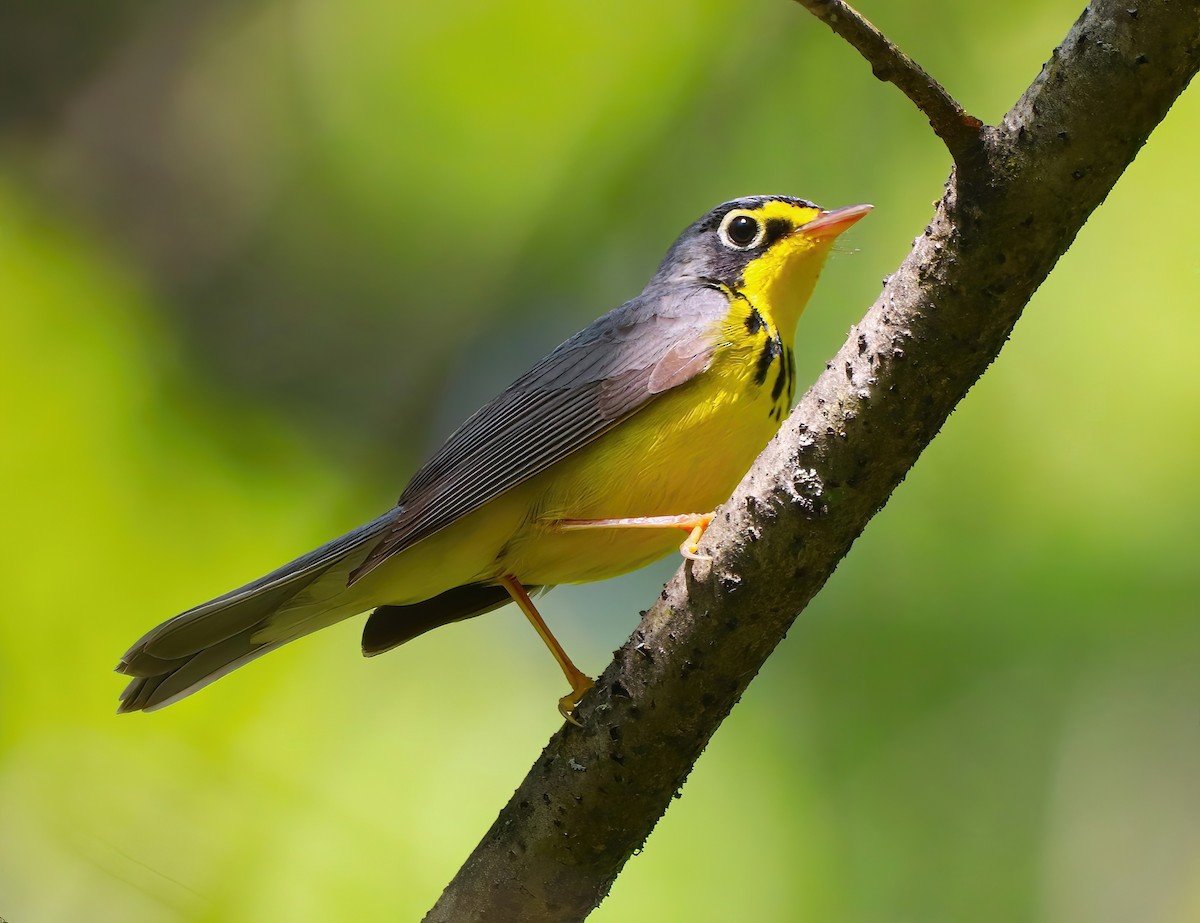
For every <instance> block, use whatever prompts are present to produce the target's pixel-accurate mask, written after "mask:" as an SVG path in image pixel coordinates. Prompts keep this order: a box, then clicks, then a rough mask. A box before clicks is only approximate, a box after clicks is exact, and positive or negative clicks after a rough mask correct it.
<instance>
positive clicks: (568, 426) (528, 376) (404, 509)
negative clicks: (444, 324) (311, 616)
mask: <svg viewBox="0 0 1200 923" xmlns="http://www.w3.org/2000/svg"><path fill="white" fill-rule="evenodd" d="M728 310H729V302H728V300H727V299H726V297H725V295H724V294H722V293H721V291H720V290H718V289H716V288H713V287H709V286H707V285H704V284H702V283H700V284H697V286H695V287H694V288H688V289H682V290H681V289H679V288H678V287H676V288H675V289H674V290H673V291H671V292H670V293H668V292H665V291H658V292H655V291H650V290H648V291H647V292H645V293H643V294H642V295H641V296H640V297H638V298H636V299H634V300H633V301H630V302H627V303H626V304H624V305H622V306H621V307H619V308H617V309H616V310H614V311H611V312H609V313H608V314H606V315H604V316H603V317H601V318H600V319H599V320H597V321H596V322H595V323H593V324H592V325H591V326H589V327H587V328H586V329H584V330H583V331H581V332H580V333H577V334H576V335H575V336H573V337H571V339H569V340H567V341H566V342H565V343H562V344H561V345H560V346H559V347H558V348H557V349H555V350H554V351H553V352H552V353H550V355H548V356H547V357H546V358H545V359H543V360H542V361H541V362H539V363H538V364H537V365H535V366H534V367H533V368H532V369H530V370H529V371H528V372H526V373H525V374H524V375H522V376H521V377H520V378H518V379H517V380H516V381H514V382H513V383H512V384H511V385H510V386H509V387H508V388H507V389H505V391H504V392H503V393H502V394H500V395H499V396H498V397H497V398H495V399H494V400H492V401H490V402H489V403H487V404H485V405H484V406H483V407H482V408H481V409H480V410H478V411H477V412H476V413H475V414H474V415H472V416H471V417H470V418H469V419H468V420H467V421H466V422H465V423H464V424H463V425H462V426H461V427H459V429H458V430H457V431H456V432H455V433H453V434H452V435H451V436H450V438H449V439H447V440H446V442H445V444H444V445H443V446H442V447H441V449H439V450H438V451H437V453H436V454H435V455H434V456H433V457H432V458H431V459H430V460H429V461H428V462H427V463H426V464H425V465H424V466H423V467H422V468H421V469H420V470H419V471H418V472H417V473H416V475H414V476H413V479H412V480H411V481H410V482H409V484H408V487H406V488H405V490H404V493H403V494H402V495H401V497H400V503H399V506H398V508H397V510H396V511H395V513H394V514H393V515H394V516H395V519H394V521H393V522H392V524H391V527H390V528H389V529H388V530H387V531H386V533H385V534H384V536H383V538H382V539H381V540H380V541H379V543H378V544H377V545H376V546H375V548H374V550H372V551H371V553H370V554H369V555H367V558H366V560H365V561H364V562H363V563H362V565H361V566H360V567H359V568H358V569H357V570H356V571H355V572H354V573H353V574H352V575H351V580H355V579H357V578H358V577H361V576H362V575H363V574H365V573H367V572H368V571H370V570H371V569H373V568H374V567H376V566H378V565H379V564H380V563H381V562H382V561H384V560H385V559H386V558H388V557H390V556H391V555H393V554H397V553H399V552H401V551H403V550H404V549H405V548H408V547H410V546H412V545H413V544H415V543H416V542H418V541H420V540H421V539H423V538H426V537H428V536H430V535H432V534H433V533H434V532H437V531H439V530H440V529H444V528H445V527H446V526H448V525H450V524H451V523H452V522H454V521H455V520H458V519H460V518H462V517H463V516H465V515H467V514H468V513H471V512H473V511H474V510H477V509H478V508H479V507H481V506H483V505H484V504H485V503H487V502H488V501H490V500H493V499H495V498H496V497H498V496H499V495H500V494H502V493H504V492H505V491H507V490H511V489H512V488H514V487H516V486H517V485H518V484H521V483H522V482H524V481H527V480H528V479H529V478H531V477H533V476H534V475H537V474H539V473H541V472H542V471H545V470H546V469H547V468H549V467H550V466H551V465H553V464H554V463H555V462H558V461H561V460H562V459H563V458H565V457H567V456H568V455H570V454H571V453H572V452H575V451H577V450H578V449H580V448H581V447H582V446H585V445H587V444H588V443H589V442H591V441H592V440H593V439H596V438H597V437H598V436H600V435H602V434H603V433H605V432H607V431H608V430H610V429H612V427H614V426H615V425H616V424H618V423H620V422H621V421H622V420H624V419H626V418H627V417H629V416H630V415H631V414H633V413H636V412H637V411H638V410H640V409H641V408H643V407H645V406H646V405H647V404H648V403H650V402H651V401H652V400H653V399H654V398H655V397H656V396H657V395H659V394H662V393H663V392H665V391H669V390H670V389H672V388H676V387H678V386H680V385H682V384H684V383H685V382H688V381H690V380H691V379H693V378H694V377H695V376H696V375H698V374H700V373H701V372H703V371H704V370H705V369H706V368H708V365H709V363H710V362H711V360H712V355H713V352H714V350H715V349H716V348H717V346H718V345H719V340H720V335H721V334H720V321H721V320H722V319H723V318H724V317H725V315H726V313H727V312H728Z"/></svg>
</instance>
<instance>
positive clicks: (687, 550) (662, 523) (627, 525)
mask: <svg viewBox="0 0 1200 923" xmlns="http://www.w3.org/2000/svg"><path fill="white" fill-rule="evenodd" d="M715 515H716V514H715V513H684V514H683V515H681V516H633V517H630V518H629V519H560V520H559V521H558V523H557V525H558V527H559V528H560V529H566V530H568V531H570V530H574V529H687V530H688V537H687V538H685V539H684V540H683V544H682V545H680V546H679V553H680V554H681V555H683V556H684V557H685V558H687V559H688V560H691V561H708V560H711V558H709V556H708V555H706V554H698V553H697V552H698V549H699V548H700V538H701V537H702V536H703V535H704V530H705V529H707V528H708V524H709V523H710V522H712V521H713V516H715Z"/></svg>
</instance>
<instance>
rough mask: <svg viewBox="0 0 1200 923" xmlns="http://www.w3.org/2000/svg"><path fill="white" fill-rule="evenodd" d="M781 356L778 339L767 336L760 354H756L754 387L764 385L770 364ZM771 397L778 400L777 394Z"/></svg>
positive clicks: (781, 350)
mask: <svg viewBox="0 0 1200 923" xmlns="http://www.w3.org/2000/svg"><path fill="white" fill-rule="evenodd" d="M782 355H783V344H782V343H780V342H779V337H777V336H768V337H767V340H766V342H765V343H763V348H762V352H760V353H759V354H758V365H757V367H756V368H755V369H754V383H755V384H756V385H763V384H766V381H767V373H768V372H769V371H771V363H772V362H774V361H775V360H776V359H778V358H779V357H780V356H782ZM782 387H783V386H782V385H780V386H779V388H777V389H776V390H777V391H778V390H779V389H781V388H782ZM773 397H776V398H778V397H779V395H778V393H776V394H774V395H773Z"/></svg>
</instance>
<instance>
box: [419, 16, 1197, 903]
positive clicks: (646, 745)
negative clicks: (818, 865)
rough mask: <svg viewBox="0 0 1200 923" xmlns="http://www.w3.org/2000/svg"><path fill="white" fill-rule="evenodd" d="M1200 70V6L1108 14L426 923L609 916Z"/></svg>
mask: <svg viewBox="0 0 1200 923" xmlns="http://www.w3.org/2000/svg"><path fill="white" fill-rule="evenodd" d="M806 5H809V6H811V4H807V3H806ZM818 5H819V6H824V5H825V4H818ZM1198 66H1200V7H1198V6H1197V5H1196V3H1195V2H1182V0H1174V2H1172V0H1121V2H1117V0H1096V2H1094V3H1092V4H1091V6H1089V7H1088V9H1087V10H1086V11H1085V12H1084V13H1083V15H1082V16H1081V17H1080V18H1079V20H1078V21H1077V22H1076V23H1075V25H1074V26H1073V27H1072V28H1071V30H1070V32H1069V33H1068V35H1067V37H1066V39H1065V40H1064V42H1063V44H1062V45H1061V46H1060V47H1059V48H1057V49H1056V50H1055V51H1054V53H1053V55H1052V56H1051V58H1050V60H1049V61H1048V62H1047V64H1046V65H1045V66H1044V67H1043V69H1042V72H1041V74H1040V75H1039V76H1038V78H1037V79H1036V80H1035V81H1034V82H1033V84H1032V85H1031V86H1030V87H1029V89H1028V90H1027V91H1026V92H1025V94H1024V95H1023V96H1022V97H1021V99H1020V100H1019V101H1018V102H1017V103H1016V105H1015V106H1014V107H1013V108H1012V110H1011V111H1010V112H1009V113H1008V115H1007V116H1005V118H1004V120H1003V122H1002V123H1001V124H1000V125H998V126H994V127H988V128H985V129H984V130H983V131H982V132H981V133H980V134H979V138H980V145H981V151H980V161H979V169H972V170H970V171H969V172H967V173H965V172H963V171H962V170H961V169H960V170H959V171H958V173H956V174H952V175H951V177H950V180H949V181H948V182H947V184H946V189H945V195H944V197H943V198H942V200H941V202H940V203H939V204H938V206H937V208H936V211H935V213H934V216H933V218H932V219H931V220H930V222H929V225H928V226H927V227H926V228H925V231H924V233H923V234H922V235H921V236H920V237H918V238H917V240H916V242H915V244H914V246H913V249H912V252H911V253H910V254H909V256H908V258H907V259H905V261H904V263H903V264H902V265H901V266H900V267H899V269H898V270H897V271H896V273H895V274H894V275H893V276H892V277H891V278H890V280H889V281H888V282H887V284H886V286H885V288H884V290H883V293H882V294H881V295H880V297H879V299H878V300H877V301H876V302H875V304H874V305H873V306H872V307H871V309H870V310H869V311H868V312H867V314H866V316H865V317H864V318H863V320H862V322H861V323H860V324H859V325H858V326H857V328H855V329H854V330H853V331H852V332H851V336H850V339H849V340H848V341H847V342H846V344H845V345H844V346H843V347H842V349H841V350H840V352H839V353H838V355H837V356H836V358H835V359H834V360H833V361H832V362H831V363H830V364H829V366H828V368H827V371H826V372H825V374H823V375H822V376H821V378H820V379H819V380H818V381H817V383H816V384H815V385H814V386H813V387H812V389H811V390H810V391H809V392H808V393H807V394H806V395H805V396H804V398H803V399H802V400H801V402H800V404H799V405H798V406H797V408H796V410H795V412H794V413H793V414H792V415H791V417H790V418H789V419H788V420H787V421H786V423H785V424H784V427H783V429H782V430H781V432H780V434H779V436H778V437H776V438H775V439H774V440H773V441H772V443H771V444H770V446H769V447H768V448H767V450H766V451H765V452H764V453H763V455H762V456H761V457H760V458H759V460H758V461H757V462H756V464H755V466H754V468H753V469H752V470H751V471H750V473H749V474H748V475H747V476H746V478H745V480H744V481H743V482H742V484H741V486H740V487H739V488H738V490H737V492H736V493H735V494H734V496H733V498H732V499H731V500H730V502H729V503H727V504H726V505H725V507H724V508H723V510H722V514H721V516H720V517H719V518H718V520H717V521H716V522H714V524H713V526H712V528H711V529H710V531H709V536H708V537H707V538H706V541H705V543H704V545H705V548H704V550H705V551H706V552H707V553H709V554H711V555H712V556H713V561H712V563H711V565H698V566H695V567H694V569H689V568H684V569H683V570H682V571H681V572H680V573H679V574H677V575H676V576H675V578H674V579H673V580H672V581H671V582H670V583H669V584H668V585H667V587H666V589H665V590H664V591H663V594H662V599H661V600H660V601H659V602H658V603H657V604H656V605H655V606H654V608H653V609H652V610H651V611H650V612H648V613H647V614H646V616H645V618H644V619H643V620H642V623H641V626H640V627H639V628H638V630H637V631H636V632H635V633H634V635H633V637H632V638H630V640H629V641H628V642H627V643H626V644H625V645H624V647H622V649H621V650H620V651H619V652H618V653H617V656H616V659H615V660H614V662H613V663H612V664H611V665H610V666H609V668H608V669H607V670H606V671H605V672H604V675H603V676H602V677H601V679H600V681H599V682H598V684H597V688H596V689H595V690H594V691H593V692H592V693H591V694H589V695H588V696H587V697H586V698H585V700H584V702H583V704H582V706H581V709H580V714H581V716H582V719H583V722H584V727H582V728H576V727H568V726H564V727H563V728H562V729H561V730H560V731H559V732H558V733H557V734H555V735H554V737H553V738H551V740H550V743H549V745H548V746H547V747H546V750H545V751H544V752H543V753H542V755H541V757H540V758H539V759H538V760H537V762H536V763H535V764H534V766H533V768H532V769H531V770H530V772H529V775H528V776H526V778H525V780H524V781H523V782H522V783H521V786H520V788H518V789H517V791H516V793H515V794H514V795H513V797H512V800H511V801H510V802H509V804H508V805H507V806H506V807H505V808H504V810H503V811H502V812H501V814H500V816H499V817H498V818H497V820H496V822H495V823H494V824H493V825H492V827H491V829H490V830H489V831H488V832H487V834H486V835H485V836H484V838H483V841H482V842H481V843H480V844H479V846H478V847H477V848H476V849H475V851H474V852H473V853H472V854H471V856H470V858H469V859H468V860H467V862H466V864H465V865H464V866H463V867H462V869H460V871H459V872H458V874H457V875H456V876H455V878H454V880H453V881H452V882H451V883H450V885H449V886H448V887H447V889H446V891H445V893H444V894H443V895H442V897H441V899H440V900H439V901H438V902H437V904H436V905H435V907H434V908H433V909H432V910H431V911H430V913H429V916H428V917H427V919H429V920H433V921H457V920H464V919H471V920H503V921H513V920H563V921H566V920H580V919H582V918H584V917H585V916H586V915H587V914H588V913H589V912H590V911H591V909H592V908H593V907H595V905H596V904H598V903H599V902H600V900H601V899H602V898H603V897H604V895H605V894H606V893H607V892H608V889H609V887H610V886H611V884H612V882H613V880H614V878H615V877H616V875H617V874H618V873H619V872H620V870H621V868H622V866H623V865H624V864H625V861H626V860H627V859H628V858H629V856H630V855H631V854H632V853H633V851H634V850H635V849H636V848H637V847H638V846H640V845H641V843H642V842H643V841H644V840H645V838H646V836H647V835H648V834H649V833H650V830H651V829H652V828H653V826H654V824H655V823H656V822H657V820H658V818H659V817H660V816H661V815H662V813H663V812H664V811H665V810H666V808H667V806H668V805H669V804H670V802H671V799H672V796H673V795H674V794H675V793H676V792H677V791H678V789H679V787H680V786H681V785H682V784H683V781H684V779H685V778H686V776H687V774H688V772H689V771H690V770H691V767H692V765H693V763H694V762H695V760H696V759H697V758H698V757H699V755H700V752H701V751H702V750H703V749H704V747H705V745H706V744H707V742H708V740H709V738H710V737H711V736H712V734H713V733H714V732H715V730H716V728H717V727H718V726H719V724H720V723H721V721H722V720H723V719H724V718H725V716H726V715H727V714H728V713H729V710H730V709H731V708H732V707H733V705H734V704H735V703H736V702H737V700H738V698H739V697H740V696H741V694H742V692H743V691H744V690H745V688H746V686H747V684H748V683H749V682H750V680H751V678H753V676H754V675H755V673H756V672H757V671H758V670H759V668H760V667H761V665H762V664H763V662H764V661H765V659H766V658H767V656H768V655H769V654H770V653H771V651H772V650H773V649H774V648H775V646H776V645H777V644H778V643H779V641H780V640H781V639H782V638H783V636H784V634H785V632H786V631H787V629H788V628H789V626H790V625H791V624H792V622H793V620H794V619H795V617H796V614H797V613H798V612H799V611H800V610H802V609H803V608H804V606H805V605H806V604H807V603H808V601H809V600H810V599H811V598H812V597H813V596H814V595H815V594H816V593H817V591H818V590H819V589H820V588H821V586H822V585H823V584H824V583H825V581H826V580H827V579H828V577H829V575H830V574H831V573H832V572H833V570H834V568H835V567H836V566H837V564H838V562H839V561H840V560H841V558H842V557H843V556H844V555H845V554H846V552H847V551H848V550H849V548H850V546H851V544H852V543H853V542H854V540H855V538H857V536H858V535H859V534H860V533H861V532H862V530H863V529H864V528H865V526H866V524H867V522H868V521H869V520H870V519H871V517H872V516H873V515H874V514H875V513H876V512H877V511H878V510H879V509H880V508H881V507H882V506H883V504H884V503H885V502H886V501H887V499H888V497H889V496H890V495H891V493H892V491H893V490H894V489H895V487H896V485H897V484H899V483H900V481H901V479H902V478H903V477H904V476H905V474H906V473H907V471H908V470H909V468H911V467H912V465H913V464H914V463H915V462H916V460H917V458H918V457H919V455H920V454H921V451H922V450H923V449H924V448H925V446H926V445H928V444H929V442H930V441H931V440H932V439H933V437H934V435H935V434H936V433H937V432H938V430H939V429H940V428H941V426H942V424H943V423H944V422H945V420H946V418H947V416H948V415H949V414H950V412H951V411H952V410H953V409H954V406H955V405H956V404H957V403H958V402H959V401H960V400H961V399H962V398H963V396H964V395H965V394H966V393H967V391H968V389H969V388H970V387H971V385H972V384H973V383H974V382H975V380H976V379H977V378H978V377H979V376H980V375H981V374H982V373H983V371H984V370H985V369H986V368H987V366H988V365H989V364H990V363H991V361H992V360H993V359H994V358H995V357H996V355H997V354H998V353H999V352H1000V349H1001V347H1002V346H1003V345H1004V342H1005V340H1006V339H1007V338H1008V335H1009V332H1010V331H1011V330H1012V327H1013V325H1014V324H1015V323H1016V321H1017V319H1018V317H1019V316H1020V314H1021V311H1022V309H1023V308H1024V306H1025V304H1026V303H1027V302H1028V300H1029V298H1030V296H1031V295H1032V294H1033V292H1034V291H1035V290H1036V289H1037V287H1038V285H1040V284H1041V282H1042V280H1043V279H1045V278H1046V276H1047V275H1048V274H1049V272H1050V270H1051V269H1052V268H1053V266H1054V264H1055V263H1056V262H1057V260H1058V258H1059V257H1060V256H1061V255H1062V254H1063V252H1065V251H1066V249H1067V247H1068V246H1069V245H1070V244H1071V242H1072V241H1073V240H1074V238H1075V235H1076V234H1077V233H1078V231H1079V229H1080V227H1082V225H1083V223H1084V221H1085V220H1086V219H1087V217H1088V215H1089V214H1090V213H1091V212H1092V210H1093V209H1094V208H1095V207H1096V206H1097V205H1099V204H1100V202H1101V201H1103V199H1104V197H1105V196H1106V195H1107V194H1108V192H1109V190H1110V189H1111V188H1112V187H1113V185H1114V184H1115V183H1116V181H1117V179H1118V178H1119V177H1120V175H1121V173H1122V171H1123V170H1124V169H1125V167H1126V166H1127V165H1128V164H1129V163H1130V162H1131V161H1132V160H1133V158H1134V156H1135V155H1136V154H1137V151H1138V149H1139V148H1140V147H1141V146H1142V144H1143V143H1144V142H1145V140H1146V138H1147V137H1148V136H1149V134H1150V132H1151V131H1152V130H1153V128H1154V126H1155V125H1157V124H1158V123H1159V121H1161V119H1162V118H1163V116H1164V115H1165V114H1166V112H1167V110H1168V109H1169V108H1170V106H1171V104H1172V102H1173V101H1174V100H1175V98H1176V97H1177V96H1178V95H1179V94H1180V93H1181V92H1182V91H1183V89H1184V88H1185V87H1186V86H1187V83H1188V81H1189V80H1190V79H1191V77H1192V76H1193V75H1194V74H1195V72H1196V69H1197V67H1198ZM913 67H914V68H915V65H914V66H913ZM915 72H917V73H920V71H919V69H916V71H915ZM906 92H907V91H906ZM910 95H911V94H910ZM947 98H948V97H947ZM914 101H916V102H917V104H918V105H919V106H920V105H922V103H921V102H919V101H917V100H914ZM939 105H940V104H939ZM922 108H923V107H922ZM944 109H945V107H944V106H942V107H941V108H940V109H939V108H938V107H935V111H943V110H944ZM923 111H924V108H923ZM939 118H941V116H939ZM931 121H932V118H931ZM935 128H936V126H935ZM960 177H961V179H960Z"/></svg>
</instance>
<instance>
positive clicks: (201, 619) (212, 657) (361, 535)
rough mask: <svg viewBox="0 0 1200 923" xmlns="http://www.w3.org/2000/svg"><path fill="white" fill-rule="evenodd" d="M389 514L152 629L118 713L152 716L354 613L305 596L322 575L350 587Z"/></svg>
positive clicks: (132, 662) (127, 659)
mask: <svg viewBox="0 0 1200 923" xmlns="http://www.w3.org/2000/svg"><path fill="white" fill-rule="evenodd" d="M391 517H392V514H391V513H386V514H384V515H383V516H380V517H379V518H378V519H375V520H373V521H372V522H369V523H367V524H366V525H365V526H362V527H360V528H358V529H355V530H354V531H353V532H350V533H348V534H346V535H343V536H342V537H341V538H338V539H335V540H334V541H332V542H330V543H329V544H327V545H324V546H322V547H321V548H318V549H317V550H316V551H313V552H310V553H309V554H306V555H304V556H303V557H300V558H297V559H296V560H295V561H292V562H291V563H289V564H285V565H284V566H283V567H281V568H279V569H277V570H275V571H272V572H271V573H270V574H267V575H266V576H265V577H261V578H259V579H258V580H255V581H254V582H252V583H248V584H246V586H244V587H240V588H239V589H236V590H233V591H231V592H229V593H226V594H224V595H223V596H218V597H217V598H216V599H213V600H210V601H208V602H206V603H203V604H202V605H199V606H196V607H195V608H194V609H189V610H188V611H187V612H184V613H182V614H180V615H177V616H175V618H173V619H170V620H168V621H166V622H163V623H162V624H161V625H159V626H158V627H156V628H153V629H151V630H150V631H148V632H147V633H146V634H145V635H143V636H142V637H141V638H140V639H138V641H137V642H136V643H135V644H134V645H133V646H132V647H131V648H130V649H129V650H128V651H126V652H125V655H124V656H123V657H122V658H121V662H120V664H119V665H118V666H117V672H119V673H124V674H126V675H128V676H131V677H133V679H132V680H131V682H130V683H129V685H128V686H127V687H126V688H125V691H124V692H122V693H121V703H120V705H119V707H118V709H117V711H118V712H122V713H123V712H130V711H153V710H154V709H156V708H162V707H163V706H165V705H169V704H171V703H172V702H176V701H178V700H179V699H181V698H183V697H184V696H186V695H190V694H191V693H193V692H195V691H196V690H197V689H201V688H203V687H204V686H207V685H208V684H209V683H211V682H212V681H213V680H215V679H218V678H220V677H222V676H224V675H225V674H227V673H229V672H230V671H232V670H235V669H237V668H238V667H240V666H242V665H243V664H245V663H249V662H250V661H251V660H254V659H255V658H257V657H261V656H262V655H263V654H265V653H267V652H268V651H272V650H274V649H275V648H277V647H279V646H280V645H282V644H285V643H287V642H288V641H291V640H293V639H295V638H298V637H301V636H302V635H306V634H309V633H310V632H312V631H316V630H317V629H319V628H324V627H325V626H327V625H331V624H333V623H334V622H336V621H339V620H341V619H342V618H346V617H348V616H350V615H354V614H355V613H356V612H357V611H362V609H366V608H370V606H369V605H364V606H362V608H361V609H355V608H354V606H353V605H352V604H350V605H346V604H343V603H342V601H339V600H338V599H337V598H336V596H334V597H333V598H326V599H319V598H313V599H310V598H308V597H307V596H305V591H306V590H308V589H309V588H310V587H311V586H312V585H313V584H314V583H316V582H320V581H321V578H322V577H325V578H326V582H329V583H330V586H331V587H333V586H335V585H336V586H337V587H338V588H339V589H344V587H345V580H344V577H342V578H341V579H340V580H335V579H334V578H337V577H341V573H342V572H344V573H348V572H349V570H350V569H351V568H352V567H353V566H354V565H355V564H356V563H357V561H358V559H359V558H360V557H361V556H362V555H364V554H365V553H366V550H367V547H369V543H371V542H372V541H374V540H375V539H376V538H377V537H378V535H379V534H380V532H381V531H382V529H383V528H384V527H385V525H386V523H387V522H388V521H390V519H391Z"/></svg>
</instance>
